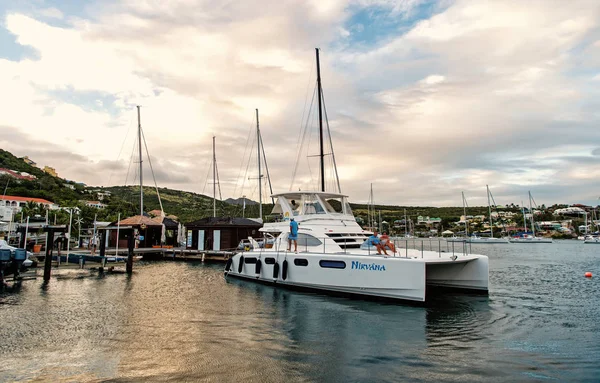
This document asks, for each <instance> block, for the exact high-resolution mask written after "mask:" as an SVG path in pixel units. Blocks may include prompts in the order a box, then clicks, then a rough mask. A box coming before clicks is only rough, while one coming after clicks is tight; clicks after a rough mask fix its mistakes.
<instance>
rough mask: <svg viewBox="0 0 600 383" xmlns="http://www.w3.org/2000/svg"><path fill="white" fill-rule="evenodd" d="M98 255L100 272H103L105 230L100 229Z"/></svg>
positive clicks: (104, 262)
mask: <svg viewBox="0 0 600 383" xmlns="http://www.w3.org/2000/svg"><path fill="white" fill-rule="evenodd" d="M100 257H101V258H102V259H101V260H100V261H101V262H102V263H101V264H100V272H103V271H104V265H105V264H106V230H100Z"/></svg>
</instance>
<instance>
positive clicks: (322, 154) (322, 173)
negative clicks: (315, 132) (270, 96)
mask: <svg viewBox="0 0 600 383" xmlns="http://www.w3.org/2000/svg"><path fill="white" fill-rule="evenodd" d="M315 52H316V54H317V98H318V100H319V147H320V152H319V157H320V160H321V191H323V192H324V191H325V161H324V157H325V154H324V153H323V110H322V109H323V108H322V105H321V98H322V95H323V90H322V88H321V64H320V63H319V48H315Z"/></svg>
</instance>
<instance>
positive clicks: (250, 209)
mask: <svg viewBox="0 0 600 383" xmlns="http://www.w3.org/2000/svg"><path fill="white" fill-rule="evenodd" d="M0 167H3V168H8V169H11V170H15V171H19V172H27V173H29V174H32V175H34V176H36V177H37V179H36V180H32V181H28V180H16V179H14V178H11V177H9V176H6V175H3V176H0V187H2V188H3V189H4V188H5V187H6V194H7V195H15V196H24V197H36V198H44V199H47V200H49V201H52V202H54V203H56V204H59V205H60V206H62V207H78V208H79V209H81V215H80V216H81V218H83V220H84V223H83V225H89V224H91V223H92V222H93V220H94V217H96V219H97V220H99V221H111V222H112V221H116V220H117V217H118V215H119V214H121V217H127V216H131V215H135V214H139V187H138V186H111V187H106V188H99V187H85V186H83V185H81V184H77V183H75V182H73V181H67V180H65V179H62V178H60V177H54V176H52V175H50V174H47V173H45V172H44V171H42V170H41V169H39V168H37V167H34V166H31V165H29V164H27V163H25V162H24V161H23V160H22V159H20V158H17V157H15V156H13V155H12V154H11V153H9V152H7V151H5V150H2V149H0ZM65 184H67V185H70V187H68V186H65ZM71 187H72V188H71ZM95 190H100V191H109V192H111V193H112V196H111V197H110V198H108V199H105V200H104V201H103V203H105V204H106V205H107V207H106V208H105V209H95V208H91V207H87V206H85V203H83V202H82V201H85V200H97V199H98V196H97V194H96V193H95V192H94V191H95ZM159 193H160V196H161V200H162V204H163V209H164V211H165V213H166V214H172V215H175V216H177V217H179V219H180V221H181V222H184V223H186V222H191V221H194V220H197V219H200V218H204V217H209V216H212V214H213V200H212V198H211V197H208V196H206V195H202V194H198V193H193V192H187V191H181V190H173V189H168V188H159ZM246 202H247V203H246V209H245V214H244V215H245V216H246V217H258V214H259V213H258V210H259V206H258V204H257V203H256V202H254V201H246ZM272 207H273V205H272V204H264V205H263V212H264V216H265V218H266V220H269V217H268V214H269V212H270V211H271V209H272ZM351 207H352V209H353V211H354V215H355V216H357V217H359V218H361V219H363V220H364V221H365V222H366V221H367V209H368V207H367V205H365V204H351ZM216 208H217V215H219V216H241V215H242V206H241V205H240V201H239V200H232V199H229V200H226V201H217V203H216ZM155 209H160V205H159V202H158V198H157V194H156V189H155V188H154V187H150V186H146V187H144V211H146V212H148V211H151V210H155ZM404 209H406V214H407V216H408V218H409V219H412V220H414V221H415V220H416V217H417V216H419V215H421V216H423V217H427V216H429V217H439V218H441V219H442V225H443V226H444V227H448V226H449V225H450V223H451V222H456V221H458V220H459V218H460V216H461V215H462V212H463V209H462V207H428V206H416V207H415V206H406V207H404V206H387V205H375V206H374V210H375V211H376V212H379V211H380V212H381V219H382V220H385V221H387V222H389V223H390V224H391V223H393V222H394V221H395V220H401V219H403V218H404ZM502 210H512V211H518V209H514V208H513V209H502ZM35 214H38V215H41V216H45V214H46V212H45V211H44V210H43V209H41V208H39V207H36V206H35V205H33V204H31V205H28V206H27V207H26V208H25V209H24V215H25V216H27V215H31V216H33V215H35ZM468 214H469V215H480V214H481V215H487V207H483V206H479V207H470V208H469V209H468ZM51 215H56V219H57V223H66V222H67V221H68V213H67V212H65V211H52V212H51ZM51 220H53V218H52V217H51Z"/></svg>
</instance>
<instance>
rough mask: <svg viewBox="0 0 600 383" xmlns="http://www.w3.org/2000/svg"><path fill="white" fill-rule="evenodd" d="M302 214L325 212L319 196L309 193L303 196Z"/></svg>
mask: <svg viewBox="0 0 600 383" xmlns="http://www.w3.org/2000/svg"><path fill="white" fill-rule="evenodd" d="M303 214H304V215H311V214H325V209H324V208H323V205H321V201H320V200H319V197H317V196H316V195H315V194H309V195H307V196H305V198H304V212H303Z"/></svg>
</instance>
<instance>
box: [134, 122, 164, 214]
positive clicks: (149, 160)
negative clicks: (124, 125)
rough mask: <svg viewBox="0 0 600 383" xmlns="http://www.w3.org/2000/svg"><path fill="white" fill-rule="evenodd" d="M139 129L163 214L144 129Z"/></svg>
mask: <svg viewBox="0 0 600 383" xmlns="http://www.w3.org/2000/svg"><path fill="white" fill-rule="evenodd" d="M140 131H141V132H142V139H143V140H144V147H145V148H146V157H148V163H149V164H150V171H151V172H152V179H153V180H154V188H155V189H156V196H157V197H158V204H159V205H160V211H161V212H162V214H163V215H164V214H165V211H164V210H163V204H162V201H161V199H160V193H159V191H158V184H157V183H156V177H155V175H154V168H153V167H152V160H151V159H150V152H149V151H148V144H147V143H146V135H145V134H144V129H142V127H141V126H140Z"/></svg>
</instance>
